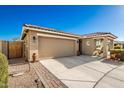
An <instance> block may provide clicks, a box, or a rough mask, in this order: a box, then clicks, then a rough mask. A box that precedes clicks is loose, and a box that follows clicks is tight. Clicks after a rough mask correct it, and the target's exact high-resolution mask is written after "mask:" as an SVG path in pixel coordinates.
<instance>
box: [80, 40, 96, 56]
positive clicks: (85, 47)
mask: <svg viewBox="0 0 124 93" xmlns="http://www.w3.org/2000/svg"><path fill="white" fill-rule="evenodd" d="M95 48H96V45H95V40H94V39H92V38H88V39H82V54H84V55H92V54H93V52H94V50H95Z"/></svg>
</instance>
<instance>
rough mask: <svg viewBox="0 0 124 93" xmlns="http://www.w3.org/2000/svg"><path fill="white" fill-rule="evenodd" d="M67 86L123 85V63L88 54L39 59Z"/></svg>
mask: <svg viewBox="0 0 124 93" xmlns="http://www.w3.org/2000/svg"><path fill="white" fill-rule="evenodd" d="M40 63H41V64H42V65H44V66H45V67H46V68H47V69H48V70H49V71H50V72H51V73H53V74H54V75H55V76H56V77H57V78H58V79H60V80H61V81H62V82H63V83H64V84H65V85H67V86H68V87H74V88H75V87H76V88H80V87H81V88H82V87H86V88H96V87H109V88H110V87H112V88H114V87H118V88H119V87H124V74H123V73H124V65H123V63H122V62H116V61H108V60H103V59H100V58H96V57H90V56H73V57H64V58H56V59H47V60H41V61H40Z"/></svg>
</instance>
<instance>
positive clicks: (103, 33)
mask: <svg viewBox="0 0 124 93" xmlns="http://www.w3.org/2000/svg"><path fill="white" fill-rule="evenodd" d="M105 35H112V36H114V37H116V38H117V36H115V35H113V34H112V33H110V32H95V33H89V34H84V35H82V37H83V38H90V37H96V36H105Z"/></svg>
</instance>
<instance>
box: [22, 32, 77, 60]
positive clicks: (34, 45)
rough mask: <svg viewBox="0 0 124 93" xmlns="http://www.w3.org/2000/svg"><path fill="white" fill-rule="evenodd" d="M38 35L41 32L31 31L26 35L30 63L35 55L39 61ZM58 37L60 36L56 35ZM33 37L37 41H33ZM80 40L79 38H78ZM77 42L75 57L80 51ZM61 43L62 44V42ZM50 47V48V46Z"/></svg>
mask: <svg viewBox="0 0 124 93" xmlns="http://www.w3.org/2000/svg"><path fill="white" fill-rule="evenodd" d="M38 33H39V32H36V31H29V32H28V34H27V35H26V37H25V39H24V40H25V41H26V42H27V43H26V45H27V46H28V52H27V53H28V55H27V56H28V57H27V58H28V60H29V61H32V55H33V53H35V54H36V60H39V53H38V51H39V50H38V43H39V42H38V38H39V36H38ZM43 34H46V33H43ZM47 35H50V34H47ZM56 36H58V35H56ZM33 37H35V40H33ZM77 40H78V38H77ZM77 40H75V55H76V54H77V51H78V49H79V46H78V43H77ZM60 43H61V42H60ZM49 47H50V46H49Z"/></svg>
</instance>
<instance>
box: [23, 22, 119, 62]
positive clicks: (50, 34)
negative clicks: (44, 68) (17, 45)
mask: <svg viewBox="0 0 124 93" xmlns="http://www.w3.org/2000/svg"><path fill="white" fill-rule="evenodd" d="M116 38H117V37H116V36H115V35H113V34H111V33H102V32H99V33H92V34H87V35H83V36H80V35H75V34H71V33H66V32H63V31H58V30H55V29H50V28H44V27H39V26H35V25H27V24H25V25H24V26H23V29H22V35H21V40H23V41H24V54H23V56H24V57H26V58H27V59H28V60H29V61H32V55H33V54H34V53H35V54H36V57H37V60H40V59H44V58H56V57H64V56H74V55H77V54H79V52H80V54H87V55H95V52H96V54H97V55H98V53H99V54H101V53H103V57H107V53H108V50H109V48H113V41H114V39H116ZM97 50H98V51H99V52H98V53H97Z"/></svg>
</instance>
